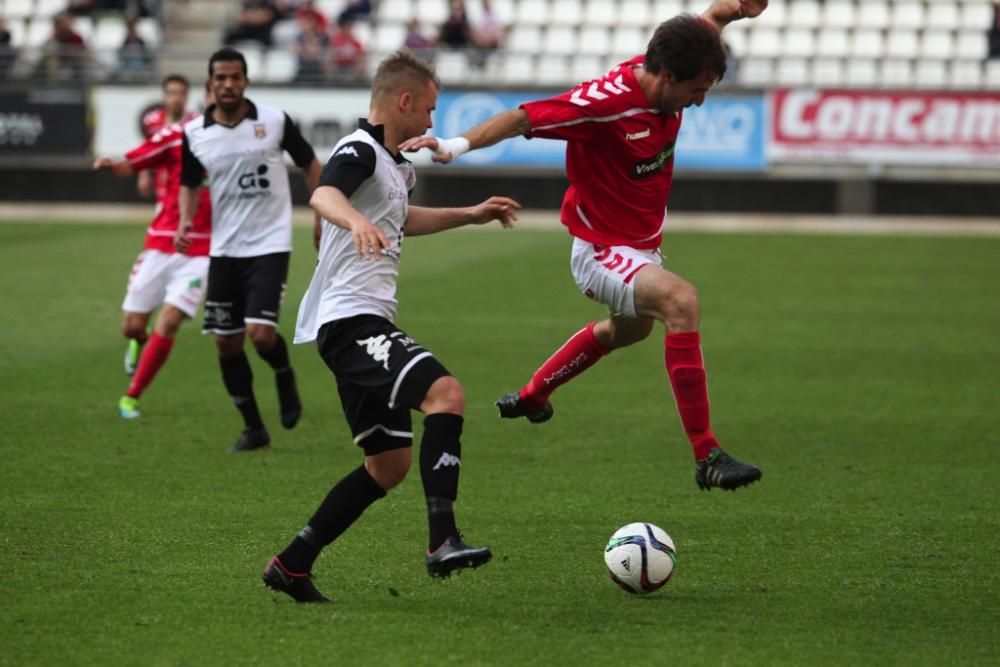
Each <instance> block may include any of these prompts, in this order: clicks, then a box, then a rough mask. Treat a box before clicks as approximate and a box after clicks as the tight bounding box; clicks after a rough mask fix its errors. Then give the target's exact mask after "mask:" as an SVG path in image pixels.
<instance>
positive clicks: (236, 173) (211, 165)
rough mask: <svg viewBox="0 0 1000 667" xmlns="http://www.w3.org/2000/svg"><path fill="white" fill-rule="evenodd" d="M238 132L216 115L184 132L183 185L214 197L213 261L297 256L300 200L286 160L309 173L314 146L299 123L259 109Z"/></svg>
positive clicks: (275, 111) (196, 121) (268, 109)
mask: <svg viewBox="0 0 1000 667" xmlns="http://www.w3.org/2000/svg"><path fill="white" fill-rule="evenodd" d="M247 103H248V104H249V105H250V109H249V111H248V113H247V115H246V116H244V117H243V119H242V120H241V121H240V122H238V123H237V124H236V125H233V126H228V125H223V124H222V123H219V122H217V121H215V120H214V119H213V117H212V111H213V107H211V106H210V107H209V108H208V109H206V110H205V114H204V115H203V116H202V117H201V118H196V119H194V120H192V121H189V122H188V123H186V124H185V125H184V147H183V167H182V172H181V184H182V185H187V186H189V187H196V186H198V185H201V183H202V181H203V179H204V177H205V175H206V174H207V176H208V182H209V186H210V188H211V193H212V248H211V250H210V254H211V255H212V256H213V257H257V256H260V255H268V254H271V253H275V252H289V251H291V249H292V199H291V192H290V190H289V187H288V168H287V166H286V165H285V161H284V157H283V156H282V153H283V152H284V151H288V154H289V155H291V156H292V160H293V161H294V162H295V164H297V165H298V166H300V167H306V166H308V165H309V163H311V162H312V160H313V158H315V153H314V152H313V149H312V146H310V145H309V143H308V142H307V141H306V140H305V139H304V138H303V137H302V134H301V133H300V132H299V129H298V127H296V125H295V123H293V122H292V120H291V118H289V117H288V115H287V114H286V113H285V112H284V111H282V110H281V109H276V108H274V107H269V106H263V105H260V106H258V105H255V104H254V103H253V102H250V100H247Z"/></svg>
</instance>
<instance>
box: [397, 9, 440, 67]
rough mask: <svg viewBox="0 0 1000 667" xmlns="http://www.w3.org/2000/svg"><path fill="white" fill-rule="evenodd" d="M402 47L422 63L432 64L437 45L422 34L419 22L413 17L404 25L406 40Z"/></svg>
mask: <svg viewBox="0 0 1000 667" xmlns="http://www.w3.org/2000/svg"><path fill="white" fill-rule="evenodd" d="M403 46H405V47H406V48H408V49H409V50H410V51H411V52H412V53H413V55H415V56H416V57H418V58H420V59H421V60H423V61H424V62H427V63H433V62H434V55H435V53H434V52H435V49H436V47H437V44H435V43H434V40H433V39H431V38H430V37H428V36H427V35H425V34H424V31H423V30H421V28H420V21H419V20H418V19H417V18H416V17H414V18H412V19H410V20H409V22H408V23H407V24H406V38H405V39H404V40H403Z"/></svg>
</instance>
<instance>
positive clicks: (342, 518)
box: [278, 465, 385, 573]
mask: <svg viewBox="0 0 1000 667" xmlns="http://www.w3.org/2000/svg"><path fill="white" fill-rule="evenodd" d="M383 496H385V491H384V490H383V489H382V487H380V486H379V485H378V484H377V483H376V482H375V480H374V479H372V476H371V475H369V474H368V471H367V470H365V467H364V466H363V465H362V466H358V467H357V468H355V469H354V470H353V471H351V472H350V473H349V474H348V475H347V476H346V477H344V478H343V479H342V480H340V481H339V482H337V484H336V486H334V487H333V488H332V489H330V492H329V493H328V494H326V498H324V499H323V502H322V503H321V504H320V506H319V509H317V510H316V513H315V514H313V516H312V518H311V519H309V523H308V524H307V525H306V527H305V528H303V529H302V530H301V531H299V534H298V535H297V536H296V537H295V539H294V540H292V543H291V544H289V545H288V548H286V549H285V550H284V551H282V552H281V553H280V554H278V558H279V559H280V560H281V562H282V564H283V565H284V566H285V567H286V568H287V569H288V570H289V571H291V572H294V573H304V572H309V571H310V570H311V569H312V564H313V561H315V560H316V556H318V555H319V552H320V551H321V550H322V549H323V547H325V546H326V545H328V544H330V543H331V542H333V541H334V540H335V539H337V538H338V537H339V536H340V535H341V533H343V532H344V531H345V530H347V529H348V527H350V525H351V524H352V523H354V522H355V521H357V519H358V517H360V516H361V515H362V513H364V511H365V510H366V509H367V508H368V506H369V505H371V504H372V503H374V502H375V501H376V500H378V499H379V498H382V497H383Z"/></svg>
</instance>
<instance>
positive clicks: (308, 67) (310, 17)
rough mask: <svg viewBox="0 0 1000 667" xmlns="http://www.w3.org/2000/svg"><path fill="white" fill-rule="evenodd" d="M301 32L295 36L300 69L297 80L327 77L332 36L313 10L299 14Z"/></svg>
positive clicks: (294, 46)
mask: <svg viewBox="0 0 1000 667" xmlns="http://www.w3.org/2000/svg"><path fill="white" fill-rule="evenodd" d="M298 22H299V34H298V35H296V36H295V44H294V45H293V47H292V48H294V49H295V55H296V56H297V57H298V69H297V70H296V72H295V80H296V81H299V82H313V83H315V82H317V81H322V80H323V79H325V78H326V75H327V69H328V66H329V62H330V37H329V36H328V35H327V34H326V30H324V29H323V28H322V27H320V25H319V24H318V23H317V21H316V16H315V14H313V13H312V12H303V13H300V14H298Z"/></svg>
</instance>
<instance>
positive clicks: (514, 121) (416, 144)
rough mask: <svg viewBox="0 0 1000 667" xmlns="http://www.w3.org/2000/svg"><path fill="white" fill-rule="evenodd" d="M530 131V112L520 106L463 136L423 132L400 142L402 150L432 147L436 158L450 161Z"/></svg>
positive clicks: (413, 150)
mask: <svg viewBox="0 0 1000 667" xmlns="http://www.w3.org/2000/svg"><path fill="white" fill-rule="evenodd" d="M530 130H531V123H530V122H529V120H528V112H526V111H525V110H524V109H520V108H518V109H509V110H507V111H504V112H502V113H499V114H497V115H496V116H493V117H492V118H490V119H488V120H485V121H483V122H482V123H480V124H479V125H476V126H475V127H474V128H472V129H471V130H469V131H468V132H466V133H465V134H463V135H462V136H460V137H455V138H452V139H439V138H438V137H432V136H429V135H423V136H420V137H414V138H413V139H407V140H406V141H404V142H403V143H401V144H400V145H399V149H400V150H402V151H406V152H408V153H410V152H415V151H418V150H420V149H421V148H430V149H431V150H432V151H434V157H433V158H431V159H432V160H434V161H435V162H440V163H442V164H448V163H449V162H451V161H452V160H454V159H455V158H457V157H458V156H459V155H461V154H462V153H466V152H468V151H471V150H475V149H477V148H485V147H487V146H492V145H493V144H497V143H500V142H501V141H503V140H505V139H510V138H512V137H517V136H520V135H523V134H526V133H528V132H529V131H530Z"/></svg>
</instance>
